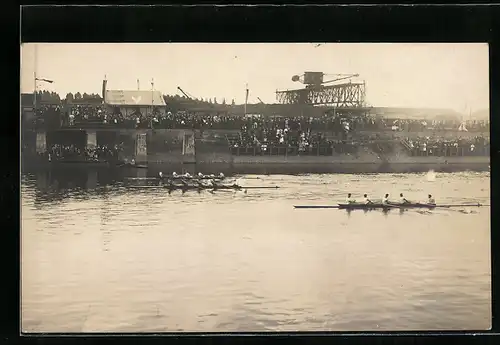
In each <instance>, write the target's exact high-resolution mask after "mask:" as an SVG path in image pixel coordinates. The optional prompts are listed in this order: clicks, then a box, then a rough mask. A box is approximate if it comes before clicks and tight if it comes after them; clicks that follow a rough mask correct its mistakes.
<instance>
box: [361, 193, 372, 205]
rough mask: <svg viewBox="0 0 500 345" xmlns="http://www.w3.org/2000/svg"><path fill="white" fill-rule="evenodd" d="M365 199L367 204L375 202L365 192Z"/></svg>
mask: <svg viewBox="0 0 500 345" xmlns="http://www.w3.org/2000/svg"><path fill="white" fill-rule="evenodd" d="M363 198H364V199H363V201H364V202H365V204H373V202H372V201H371V200H370V199H369V198H368V195H367V194H365V195H363Z"/></svg>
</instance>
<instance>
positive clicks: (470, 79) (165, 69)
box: [21, 43, 489, 113]
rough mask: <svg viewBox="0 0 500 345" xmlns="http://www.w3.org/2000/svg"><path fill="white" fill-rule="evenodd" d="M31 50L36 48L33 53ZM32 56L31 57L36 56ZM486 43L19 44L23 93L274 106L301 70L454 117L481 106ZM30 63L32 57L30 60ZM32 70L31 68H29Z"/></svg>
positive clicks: (387, 100) (383, 102)
mask: <svg viewBox="0 0 500 345" xmlns="http://www.w3.org/2000/svg"><path fill="white" fill-rule="evenodd" d="M35 46H36V48H35ZM35 51H36V54H35ZM488 54H489V53H488V45H487V44H485V43H446V44H440V43H432V44H415V43H410V44H403V43H356V44H353V43H351V44H344V43H328V44H321V45H319V46H318V44H313V43H258V44H246V43H112V44H111V43H110V44H108V43H92V44H88V43H76V44H74V43H71V44H69V43H36V44H33V43H25V44H22V46H21V92H28V93H29V92H33V89H34V71H35V69H36V74H37V77H38V78H46V79H50V80H53V81H54V83H52V84H47V83H43V82H38V84H37V88H38V89H46V90H48V91H54V92H57V93H59V94H60V95H61V96H62V97H64V96H65V95H66V94H67V93H68V92H72V93H76V92H80V93H82V94H83V93H84V92H86V93H98V94H101V89H102V80H103V79H104V77H105V76H106V78H107V80H108V89H111V90H116V89H121V90H137V79H139V83H140V89H142V90H151V80H152V78H153V80H154V89H155V90H158V91H161V92H162V93H163V94H170V95H175V94H180V93H179V91H178V90H177V86H180V87H181V88H182V89H183V90H185V91H186V92H187V93H189V94H191V95H192V96H193V97H195V98H213V97H216V98H217V100H218V101H219V102H220V101H221V100H222V99H223V98H225V99H226V102H228V103H229V102H231V100H232V99H234V100H235V102H236V103H240V104H241V103H244V101H245V85H246V84H248V88H249V90H250V93H249V100H248V101H249V103H257V102H258V100H257V97H259V98H260V99H262V101H263V102H265V103H275V102H276V94H275V92H276V90H286V89H296V88H300V87H302V86H303V85H302V84H300V83H298V82H293V81H292V80H291V78H292V76H293V75H300V74H303V73H304V72H305V71H313V72H323V73H325V74H327V76H326V77H325V79H328V74H337V73H341V74H346V73H349V74H350V73H353V74H354V73H357V74H359V75H360V76H359V78H357V79H358V80H359V79H361V80H364V81H365V82H366V101H367V102H368V104H369V105H371V106H375V107H419V108H447V109H454V110H456V111H459V112H462V113H468V112H469V111H476V110H480V109H485V108H489V65H488V64H489V56H488ZM35 56H36V58H35ZM35 66H36V67H35Z"/></svg>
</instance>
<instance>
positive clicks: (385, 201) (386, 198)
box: [382, 194, 389, 205]
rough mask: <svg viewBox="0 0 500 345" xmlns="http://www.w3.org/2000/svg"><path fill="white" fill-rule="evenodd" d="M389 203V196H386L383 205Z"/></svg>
mask: <svg viewBox="0 0 500 345" xmlns="http://www.w3.org/2000/svg"><path fill="white" fill-rule="evenodd" d="M388 203H389V194H386V195H385V196H384V198H383V199H382V204H384V205H387V204H388Z"/></svg>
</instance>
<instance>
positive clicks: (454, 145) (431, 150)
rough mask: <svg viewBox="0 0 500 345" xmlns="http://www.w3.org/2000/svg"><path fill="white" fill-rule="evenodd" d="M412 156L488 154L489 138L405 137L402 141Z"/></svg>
mask: <svg viewBox="0 0 500 345" xmlns="http://www.w3.org/2000/svg"><path fill="white" fill-rule="evenodd" d="M403 144H404V145H405V146H406V148H407V149H408V151H409V152H410V153H411V155H412V156H484V155H489V145H490V142H489V139H488V138H485V137H483V136H475V137H471V138H456V139H445V138H437V137H424V138H421V137H418V138H412V139H410V138H406V140H404V141H403Z"/></svg>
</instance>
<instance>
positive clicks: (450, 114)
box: [370, 107, 461, 121]
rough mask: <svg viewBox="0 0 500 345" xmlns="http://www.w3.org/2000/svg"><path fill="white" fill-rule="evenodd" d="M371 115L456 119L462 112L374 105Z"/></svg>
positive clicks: (392, 117) (401, 118)
mask: <svg viewBox="0 0 500 345" xmlns="http://www.w3.org/2000/svg"><path fill="white" fill-rule="evenodd" d="M370 113H371V115H375V116H380V117H383V118H386V119H400V120H455V121H458V120H460V118H461V114H460V113H458V112H457V111H455V110H452V109H435V108H395V107H394V108H393V107H374V108H372V109H371V112H370Z"/></svg>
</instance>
